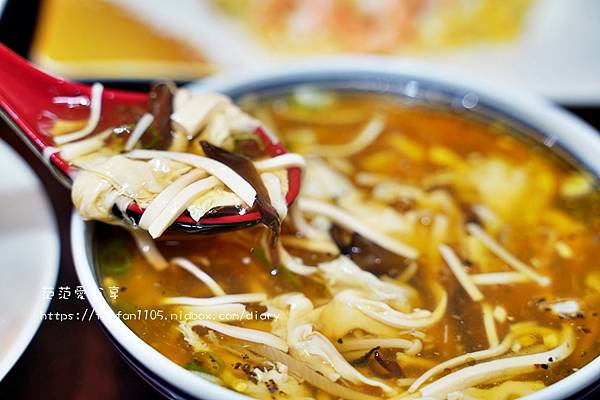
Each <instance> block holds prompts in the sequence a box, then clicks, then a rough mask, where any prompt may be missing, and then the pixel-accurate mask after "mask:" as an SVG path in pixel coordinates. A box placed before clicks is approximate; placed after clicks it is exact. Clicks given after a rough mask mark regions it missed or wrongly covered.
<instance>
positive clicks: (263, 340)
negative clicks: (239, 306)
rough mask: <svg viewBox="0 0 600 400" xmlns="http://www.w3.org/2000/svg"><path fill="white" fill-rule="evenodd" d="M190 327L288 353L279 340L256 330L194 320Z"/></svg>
mask: <svg viewBox="0 0 600 400" xmlns="http://www.w3.org/2000/svg"><path fill="white" fill-rule="evenodd" d="M189 324H190V325H191V326H203V327H205V328H208V329H212V330H213V331H217V332H220V333H222V334H223V335H227V336H231V337H234V338H236V339H241V340H247V341H249V342H252V343H260V344H264V345H267V346H271V347H274V348H276V349H277V350H281V351H285V352H287V351H288V344H287V343H286V342H285V341H284V340H282V339H281V338H279V337H277V336H275V335H273V334H271V333H269V332H263V331H259V330H257V329H248V328H241V327H239V326H233V325H227V324H223V323H220V322H213V321H204V320H196V321H190V322H189Z"/></svg>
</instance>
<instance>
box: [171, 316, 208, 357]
mask: <svg viewBox="0 0 600 400" xmlns="http://www.w3.org/2000/svg"><path fill="white" fill-rule="evenodd" d="M177 330H178V331H179V332H181V334H182V335H183V340H185V341H186V343H187V344H189V345H190V346H192V349H194V351H195V352H204V351H210V347H209V346H208V343H206V342H205V341H204V340H202V338H201V337H200V335H198V334H197V333H196V332H194V329H192V326H191V325H190V324H188V323H187V321H181V322H179V325H178V326H177Z"/></svg>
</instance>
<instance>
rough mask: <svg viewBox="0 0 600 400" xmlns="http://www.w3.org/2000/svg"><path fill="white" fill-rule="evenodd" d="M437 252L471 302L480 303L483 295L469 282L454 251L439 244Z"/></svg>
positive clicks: (469, 279)
mask: <svg viewBox="0 0 600 400" xmlns="http://www.w3.org/2000/svg"><path fill="white" fill-rule="evenodd" d="M439 251H440V254H441V255H442V258H443V259H444V261H446V264H447V265H448V267H450V270H451V271H452V273H453V274H454V276H455V277H456V280H457V281H458V283H460V284H461V286H462V287H463V289H465V291H466V292H467V293H468V295H469V296H470V297H471V299H472V300H473V301H480V300H481V299H483V294H482V293H481V292H480V291H479V289H478V288H477V286H475V284H474V283H473V281H471V278H470V277H469V275H468V274H467V273H466V272H465V268H464V266H463V264H462V263H461V262H460V260H459V259H458V257H457V256H456V253H454V250H452V249H451V248H450V247H448V246H446V245H445V244H441V245H440V246H439Z"/></svg>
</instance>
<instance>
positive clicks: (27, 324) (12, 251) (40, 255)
mask: <svg viewBox="0 0 600 400" xmlns="http://www.w3.org/2000/svg"><path fill="white" fill-rule="evenodd" d="M0 171H2V173H1V174H0V210H1V211H0V380H2V378H3V377H4V375H6V373H7V372H8V371H9V370H10V369H11V368H12V366H13V365H14V364H15V362H16V361H17V360H18V359H19V357H20V356H21V354H22V353H23V351H25V348H26V347H27V345H28V344H29V342H30V341H31V339H33V336H34V334H35V332H36V331H37V329H38V327H39V326H40V323H41V321H42V315H43V314H44V313H45V312H46V310H47V308H48V304H49V303H50V298H51V297H52V296H51V294H52V293H54V285H55V283H56V278H57V276H58V267H59V250H60V248H59V240H58V233H57V230H56V224H55V220H54V212H53V211H52V208H51V207H50V203H49V202H48V199H47V198H46V194H45V191H44V189H43V187H42V185H41V184H40V182H39V180H38V178H37V177H36V176H35V175H34V173H33V172H32V170H31V169H30V168H29V166H28V165H27V164H26V163H25V162H24V161H23V160H22V159H21V158H20V157H19V156H18V155H17V154H16V153H15V152H14V150H12V149H11V148H10V147H9V146H8V145H7V144H6V143H4V142H3V141H0Z"/></svg>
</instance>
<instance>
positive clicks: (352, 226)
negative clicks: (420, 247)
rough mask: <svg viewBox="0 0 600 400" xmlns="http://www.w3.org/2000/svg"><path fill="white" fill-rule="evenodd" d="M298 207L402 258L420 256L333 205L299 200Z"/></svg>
mask: <svg viewBox="0 0 600 400" xmlns="http://www.w3.org/2000/svg"><path fill="white" fill-rule="evenodd" d="M298 205H299V207H300V209H301V210H302V211H305V212H307V213H312V214H318V215H323V216H325V217H327V218H329V219H331V220H332V221H334V222H335V223H336V224H338V225H340V226H342V227H343V228H345V229H348V230H350V231H352V232H356V233H358V234H359V235H362V236H364V237H365V238H366V239H368V240H370V241H372V242H373V243H375V244H377V245H379V246H381V247H383V248H384V249H386V250H389V251H391V252H393V253H396V254H398V255H400V256H403V257H406V258H410V259H415V258H417V257H418V256H419V252H418V251H417V250H416V249H414V248H413V247H411V246H409V245H407V244H404V243H402V242H400V241H398V240H396V239H393V238H391V237H389V236H386V235H384V234H382V233H379V232H377V231H375V230H373V229H371V228H370V227H367V226H365V224H363V223H362V222H361V221H359V220H357V219H356V218H354V217H353V216H352V215H350V214H348V213H347V212H345V211H343V210H342V209H340V208H339V207H336V206H334V205H332V204H329V203H326V202H323V201H320V200H312V199H306V198H301V199H299V200H298Z"/></svg>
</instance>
